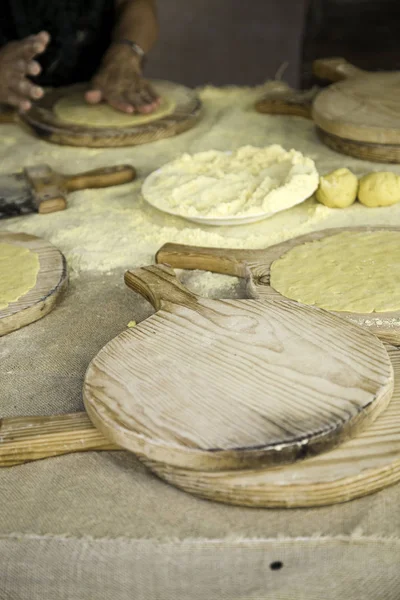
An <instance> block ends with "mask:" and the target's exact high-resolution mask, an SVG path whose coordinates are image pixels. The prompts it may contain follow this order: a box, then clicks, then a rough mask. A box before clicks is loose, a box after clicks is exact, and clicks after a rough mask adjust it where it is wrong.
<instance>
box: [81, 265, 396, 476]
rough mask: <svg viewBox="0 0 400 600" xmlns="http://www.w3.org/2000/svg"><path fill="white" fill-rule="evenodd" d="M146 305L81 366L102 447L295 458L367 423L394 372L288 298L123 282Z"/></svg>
mask: <svg viewBox="0 0 400 600" xmlns="http://www.w3.org/2000/svg"><path fill="white" fill-rule="evenodd" d="M126 279H127V282H128V283H129V285H130V287H132V288H133V289H135V290H136V291H139V292H140V293H141V294H142V295H144V296H145V297H146V298H148V299H149V300H150V301H151V302H152V303H153V305H154V306H155V307H156V308H157V312H156V314H155V315H152V316H151V317H149V318H148V319H146V320H145V321H143V322H142V323H139V324H138V325H137V326H136V327H134V328H132V329H128V330H126V331H124V332H122V333H121V334H120V335H119V336H117V337H116V338H115V339H114V340H112V341H111V342H109V343H108V344H107V345H106V346H105V347H104V348H103V349H102V350H101V351H100V352H99V353H98V355H97V356H96V357H95V358H94V359H93V360H92V362H91V364H90V365H89V368H88V370H87V373H86V376H85V381H84V387H83V398H84V403H85V408H86V410H87V413H88V415H89V417H90V419H91V420H92V422H93V423H94V425H95V426H96V427H97V428H98V429H99V430H100V431H101V432H102V433H103V434H104V435H105V436H106V437H107V438H108V439H109V440H110V441H112V442H114V443H116V444H118V445H119V446H121V447H123V448H125V449H127V450H131V451H133V452H135V453H136V454H138V455H140V456H142V457H144V458H146V459H150V460H156V461H162V462H163V463H167V464H170V465H175V466H180V467H184V468H190V469H194V470H200V471H201V470H225V469H242V468H253V467H255V466H260V465H263V466H266V465H267V464H268V465H277V464H283V463H290V462H294V461H296V460H298V459H300V458H305V457H307V456H313V455H315V454H318V453H320V452H324V451H326V450H327V449H329V448H332V447H334V446H336V445H338V444H339V443H341V442H342V441H344V440H345V439H348V438H349V437H351V436H354V435H356V433H357V432H358V431H360V430H361V429H364V428H366V427H367V426H368V425H369V423H370V422H371V420H373V419H375V418H376V417H377V415H378V414H380V412H381V411H382V410H384V409H385V408H386V406H387V403H388V402H389V400H390V397H391V394H392V386H393V379H392V377H393V372H392V368H391V364H390V360H389V358H388V355H387V352H386V350H385V348H384V346H383V344H382V343H381V342H380V341H379V340H378V339H377V338H376V337H375V336H373V335H371V334H369V333H368V332H366V331H364V330H362V329H361V328H359V327H355V326H354V325H353V324H351V323H349V322H347V321H345V320H344V319H339V318H337V317H335V316H334V315H331V314H329V313H327V312H325V311H320V310H317V309H314V308H309V307H306V306H299V305H296V304H294V303H293V302H288V301H286V302H269V303H266V302H258V301H255V300H210V299H205V298H199V297H198V296H195V295H194V294H191V293H190V292H189V291H188V290H187V289H186V288H184V286H183V285H182V284H180V283H179V282H178V281H177V280H176V278H175V276H174V274H173V272H172V271H171V270H170V269H167V268H165V267H164V268H160V267H146V268H145V269H139V270H137V271H133V272H128V273H127V275H126Z"/></svg>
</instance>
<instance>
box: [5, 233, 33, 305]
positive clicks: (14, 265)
mask: <svg viewBox="0 0 400 600" xmlns="http://www.w3.org/2000/svg"><path fill="white" fill-rule="evenodd" d="M39 267H40V263H39V257H38V255H37V254H36V252H31V251H30V250H29V249H28V248H23V247H22V246H15V245H13V244H3V243H0V310H3V309H5V308H7V306H8V305H9V304H10V302H16V301H17V300H18V299H19V298H21V297H22V296H24V295H25V294H26V293H27V292H29V290H31V289H32V288H33V287H35V285H36V278H37V274H38V272H39Z"/></svg>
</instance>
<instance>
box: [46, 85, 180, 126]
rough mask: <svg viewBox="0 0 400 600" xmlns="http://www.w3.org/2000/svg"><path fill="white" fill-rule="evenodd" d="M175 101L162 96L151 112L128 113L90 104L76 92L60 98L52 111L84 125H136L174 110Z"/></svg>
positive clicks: (148, 121)
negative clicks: (143, 113)
mask: <svg viewBox="0 0 400 600" xmlns="http://www.w3.org/2000/svg"><path fill="white" fill-rule="evenodd" d="M175 106H176V103H175V101H174V100H172V99H170V98H165V97H164V98H162V100H161V104H160V106H159V107H158V108H157V109H156V110H155V111H154V112H152V113H151V114H148V115H139V114H133V115H128V114H126V113H123V112H121V111H118V110H115V109H114V108H111V106H109V105H108V104H95V105H90V104H87V103H86V102H85V99H84V98H83V96H82V94H79V93H76V94H71V95H70V96H65V98H61V100H59V101H58V102H57V103H56V104H55V106H54V112H55V114H56V116H57V117H58V118H59V119H61V120H62V121H66V122H68V123H72V124H73V125H84V126H85V127H136V126H137V125H145V124H146V123H151V122H152V121H156V120H157V119H161V118H162V117H165V116H167V115H169V114H171V113H172V112H173V111H174V108H175Z"/></svg>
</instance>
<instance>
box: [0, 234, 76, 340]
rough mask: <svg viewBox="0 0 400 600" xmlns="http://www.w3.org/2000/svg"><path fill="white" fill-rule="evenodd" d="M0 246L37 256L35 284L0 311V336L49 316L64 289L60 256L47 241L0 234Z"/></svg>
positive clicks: (64, 276)
mask: <svg viewBox="0 0 400 600" xmlns="http://www.w3.org/2000/svg"><path fill="white" fill-rule="evenodd" d="M0 243H4V244H13V245H16V246H22V247H24V248H29V250H32V252H36V253H37V255H38V257H39V262H40V269H39V273H38V276H37V280H36V285H35V287H34V288H32V289H31V290H30V291H29V292H27V293H26V294H25V295H24V296H22V297H21V298H20V299H19V300H17V301H16V302H11V303H10V304H9V305H8V306H7V308H4V309H0V336H2V335H5V334H7V333H10V332H11V331H15V330H16V329H20V328H21V327H24V326H25V325H29V323H33V322H34V321H37V320H38V319H41V318H42V317H44V316H45V315H47V313H49V312H50V311H51V310H52V309H53V307H54V305H55V303H56V302H57V300H58V299H59V297H60V295H61V293H62V292H63V291H64V290H65V288H66V287H67V282H68V277H67V265H66V261H65V258H64V256H63V255H62V254H61V252H60V251H59V250H57V248H55V247H54V246H52V244H49V243H48V242H46V241H44V240H42V239H40V238H38V237H35V236H34V235H27V234H26V233H7V232H3V233H0Z"/></svg>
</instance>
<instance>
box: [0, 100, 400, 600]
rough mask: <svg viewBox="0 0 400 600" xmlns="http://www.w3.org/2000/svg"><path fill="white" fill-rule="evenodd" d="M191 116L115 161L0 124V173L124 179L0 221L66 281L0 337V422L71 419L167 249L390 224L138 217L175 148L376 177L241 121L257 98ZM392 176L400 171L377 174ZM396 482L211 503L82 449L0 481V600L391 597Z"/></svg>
mask: <svg viewBox="0 0 400 600" xmlns="http://www.w3.org/2000/svg"><path fill="white" fill-rule="evenodd" d="M200 93H201V96H202V99H203V101H204V118H203V120H202V122H201V123H200V124H199V125H198V126H197V127H196V128H195V129H193V130H191V131H189V132H187V133H185V134H182V135H181V136H179V137H176V138H174V139H169V140H164V141H160V142H156V143H154V144H149V145H146V146H139V147H135V148H121V149H110V150H108V149H105V150H91V149H76V148H67V147H57V146H52V145H50V144H47V143H45V142H42V141H39V140H37V139H35V138H34V137H32V136H31V135H30V134H29V133H27V132H25V131H23V130H22V129H20V128H18V127H17V126H15V125H3V126H1V127H0V159H1V163H0V171H1V172H3V173H7V172H12V171H15V170H18V169H19V168H21V165H24V166H26V165H28V164H29V165H32V164H35V163H38V162H47V163H50V164H51V166H52V167H53V168H56V169H59V170H60V171H64V172H71V173H72V172H75V171H76V172H77V171H79V170H84V169H86V168H95V167H96V166H103V165H108V164H118V163H122V162H129V163H132V164H134V165H135V166H136V168H137V169H138V171H139V174H140V178H139V179H138V181H137V182H134V183H132V184H128V185H126V186H123V187H120V188H114V189H109V190H101V191H85V192H77V193H75V194H73V195H71V196H70V198H69V207H68V210H67V211H65V212H63V213H55V214H52V215H48V216H40V215H30V216H27V217H19V218H15V219H9V220H3V221H2V222H0V230H2V231H4V230H5V231H23V232H26V233H33V234H35V235H39V236H41V237H43V238H45V239H47V240H48V241H50V242H52V243H54V244H55V245H56V246H57V247H58V248H59V249H60V250H61V251H63V252H64V254H65V255H66V257H67V260H68V264H69V269H70V274H71V281H70V286H69V289H68V291H67V293H66V294H65V296H64V298H63V299H62V301H61V302H60V304H59V305H58V306H57V307H56V309H55V310H54V311H53V312H52V313H50V314H49V315H48V316H46V317H45V318H44V319H42V320H40V321H38V322H36V323H34V324H32V325H30V326H28V327H25V328H23V329H21V330H20V331H17V332H14V333H12V334H9V335H7V336H5V337H3V338H0V358H1V362H0V402H1V404H0V407H1V408H0V416H2V417H10V416H17V415H39V414H43V415H45V414H47V415H51V414H56V413H65V412H74V411H77V410H82V409H83V406H82V400H81V388H82V381H83V377H84V373H85V370H86V367H87V365H88V363H89V361H90V360H91V358H92V357H93V356H94V355H95V354H96V353H97V352H98V351H99V350H100V348H101V347H102V346H103V345H104V344H105V343H107V342H108V341H109V340H110V339H111V338H112V337H114V336H115V335H117V334H118V333H119V332H121V331H122V330H123V329H124V328H125V327H126V326H127V324H128V322H129V321H131V320H135V321H140V320H141V319H143V318H145V317H146V316H148V315H149V314H151V311H152V309H151V307H150V305H149V304H147V303H146V301H145V300H143V299H142V298H140V297H139V296H137V295H136V294H134V293H133V292H131V291H130V290H128V289H127V288H125V286H124V284H123V273H124V270H125V269H126V268H128V267H135V266H140V265H143V264H148V263H150V262H153V261H154V253H155V251H156V250H157V249H158V248H159V247H160V246H161V245H162V244H163V243H165V242H167V241H173V242H181V243H189V244H190V243H192V244H201V245H209V246H211V245H213V246H221V247H222V246H225V247H253V248H262V247H265V246H268V245H270V244H273V243H277V242H280V241H283V240H285V239H287V238H290V237H293V236H295V235H300V234H304V233H307V232H309V231H312V230H315V229H322V228H327V227H336V226H343V225H348V226H351V225H366V224H368V225H374V224H375V225H377V224H393V225H400V206H393V207H390V208H384V209H367V208H365V207H363V206H361V205H358V204H357V205H354V206H352V207H350V208H349V209H346V210H344V211H343V210H342V211H341V210H332V209H329V208H326V207H324V206H322V205H318V204H317V203H316V202H315V201H314V200H309V201H307V202H305V203H304V204H302V205H301V206H298V207H295V208H293V209H291V210H289V211H287V212H285V213H281V214H278V215H276V216H275V217H273V218H270V219H268V220H266V221H263V222H260V223H256V224H253V225H246V226H240V227H226V228H201V227H198V226H196V225H194V224H190V223H187V222H185V221H183V220H180V219H177V218H170V217H166V216H164V215H162V214H161V213H158V212H157V211H155V210H153V209H152V208H150V207H148V206H146V205H145V203H144V202H143V200H142V199H141V197H140V184H141V181H142V178H143V177H144V176H146V175H147V174H148V173H149V172H151V171H152V170H154V169H155V168H157V167H159V166H161V165H162V164H164V163H165V162H167V161H169V160H171V159H172V158H174V157H176V156H178V155H179V154H180V153H182V152H185V151H186V152H191V153H193V152H196V151H200V150H206V149H212V148H216V149H233V148H237V147H239V146H241V145H244V144H254V145H260V146H261V145H267V144H270V143H275V142H277V143H281V144H282V145H284V146H285V147H286V148H288V149H289V148H291V147H294V148H296V149H298V150H301V151H303V152H305V153H307V154H308V155H309V156H311V157H312V158H314V159H315V160H316V163H317V166H318V168H319V170H320V172H321V173H323V172H325V171H328V170H331V169H333V168H336V167H339V166H349V167H350V168H352V169H353V170H354V171H355V172H356V173H357V174H362V173H364V172H366V171H369V170H371V169H375V170H377V169H381V168H382V166H380V165H376V164H368V163H365V162H363V161H358V160H353V159H351V158H349V157H345V156H341V155H339V154H336V153H334V152H332V151H330V150H329V149H327V148H325V147H323V146H322V145H321V143H320V142H319V141H318V140H317V138H316V135H315V132H314V129H313V126H312V124H311V123H310V122H309V121H307V120H303V119H300V118H296V117H268V116H265V115H258V114H256V113H255V112H254V111H253V110H252V104H253V102H254V100H255V99H256V98H257V97H258V96H259V95H260V93H262V90H261V89H256V90H255V89H251V90H250V89H238V88H227V89H213V88H206V89H204V90H201V92H200ZM388 168H390V169H393V170H395V171H396V172H398V173H400V167H393V166H391V167H388ZM182 276H183V278H184V280H185V282H186V283H187V285H188V286H189V287H190V288H191V289H192V290H194V291H196V292H198V293H201V294H204V295H209V296H213V297H237V296H242V295H243V293H244V292H243V287H242V285H241V284H240V282H238V281H237V280H235V279H233V278H228V277H223V276H217V275H211V274H208V273H206V274H201V273H197V272H194V273H184V274H183V275H182ZM399 500H400V485H397V486H393V487H391V488H388V489H386V490H383V491H382V492H379V493H377V494H375V495H372V496H369V497H365V498H362V499H359V500H355V501H353V502H349V503H346V504H341V505H336V506H332V507H324V508H318V509H307V510H293V509H292V510H266V509H265V510H262V509H244V508H240V507H232V506H225V505H222V504H217V503H212V502H208V501H204V500H200V499H197V498H194V497H191V496H190V495H188V494H185V493H184V492H181V491H179V490H177V489H175V488H173V487H171V486H169V485H167V484H166V483H164V482H162V481H160V480H158V479H157V478H156V477H155V476H153V475H152V474H151V473H149V472H148V471H146V469H145V468H144V467H143V466H142V465H141V464H140V463H139V462H138V461H137V460H136V459H135V457H134V456H133V455H131V454H129V453H127V452H124V451H116V452H97V453H95V452H91V453H83V454H75V455H66V456H63V457H58V458H52V459H47V460H44V461H40V462H36V463H30V464H26V465H21V466H17V467H12V468H9V469H2V470H0V599H1V600H47V599H51V600H92V599H94V598H96V600H111V599H112V600H128V599H129V600H132V599H134V600H166V599H171V600H172V599H174V600H203V599H207V600H208V599H210V600H239V599H240V600H245V599H246V600H249V599H254V600H255V599H257V600H259V599H261V598H262V599H263V600H289V599H290V600H292V599H293V600H294V599H296V600H300V599H303V598H304V599H307V600H322V599H324V600H336V599H338V598H348V600H358V599H360V600H361V599H363V600H364V598H371V599H372V598H373V599H374V600H380V599H382V600H397V599H398V598H400V512H399V510H398V505H399Z"/></svg>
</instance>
